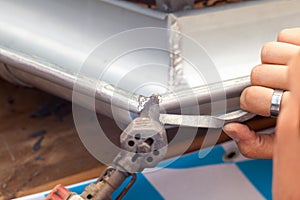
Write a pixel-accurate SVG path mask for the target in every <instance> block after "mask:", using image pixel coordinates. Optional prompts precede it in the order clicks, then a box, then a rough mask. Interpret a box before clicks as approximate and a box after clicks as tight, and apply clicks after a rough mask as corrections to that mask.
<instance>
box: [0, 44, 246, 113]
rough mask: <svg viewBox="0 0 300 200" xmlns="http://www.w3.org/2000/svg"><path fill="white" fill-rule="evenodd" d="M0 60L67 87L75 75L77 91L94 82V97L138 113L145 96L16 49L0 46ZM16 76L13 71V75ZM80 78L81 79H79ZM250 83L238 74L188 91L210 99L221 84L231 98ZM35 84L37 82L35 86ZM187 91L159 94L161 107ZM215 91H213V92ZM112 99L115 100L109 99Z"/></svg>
mask: <svg viewBox="0 0 300 200" xmlns="http://www.w3.org/2000/svg"><path fill="white" fill-rule="evenodd" d="M0 60H2V61H3V62H5V63H8V64H10V65H13V66H14V67H13V68H17V69H19V70H21V71H25V72H27V73H30V74H32V75H34V76H37V77H40V78H42V79H46V80H48V81H50V82H52V83H55V84H56V85H59V86H61V87H64V88H66V89H68V90H73V86H74V84H75V83H76V80H77V79H78V78H79V79H80V80H81V81H80V82H78V83H80V84H81V85H80V86H79V87H81V88H82V90H81V91H80V92H82V94H84V95H88V94H91V93H90V92H93V90H95V89H94V88H92V86H95V82H97V84H98V85H99V87H97V90H96V95H95V98H96V100H99V101H103V102H104V103H107V104H111V103H112V104H113V106H116V107H118V108H121V109H124V110H126V111H130V112H132V113H135V114H138V113H139V112H140V111H141V110H142V108H143V104H144V103H145V102H146V101H147V99H148V98H147V97H144V96H141V95H138V94H132V93H129V92H127V91H125V90H121V89H119V88H115V87H114V86H112V85H109V84H107V83H105V82H103V81H99V80H93V79H90V78H88V77H86V76H79V77H77V76H76V75H75V74H69V73H67V72H65V71H63V70H62V68H61V67H59V66H57V65H54V64H51V63H47V62H45V61H42V60H39V59H37V58H35V60H34V59H32V58H29V57H26V55H24V54H22V53H20V52H12V51H11V50H8V49H5V48H4V47H1V46H0ZM16 76H17V75H16ZM82 80H83V81H82ZM249 85H250V80H249V77H248V76H247V77H242V78H237V79H233V80H228V81H224V82H223V83H215V84H211V85H206V86H199V87H195V88H192V93H193V94H195V95H196V98H197V100H198V102H199V104H204V103H208V102H210V91H211V92H214V91H217V90H218V89H219V88H220V87H223V88H224V90H225V92H226V95H227V98H233V97H236V96H238V95H239V94H240V93H241V91H242V90H243V89H244V88H246V87H247V86H249ZM37 87H38V86H37ZM190 95H191V93H190V91H186V90H181V91H178V92H176V95H174V94H162V95H161V107H162V108H163V109H165V110H173V109H177V108H179V106H180V105H179V102H178V100H179V101H180V102H186V103H187V104H188V102H189V98H190ZM215 95H217V94H215ZM112 99H116V101H114V100H112Z"/></svg>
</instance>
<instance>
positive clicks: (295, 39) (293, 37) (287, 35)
mask: <svg viewBox="0 0 300 200" xmlns="http://www.w3.org/2000/svg"><path fill="white" fill-rule="evenodd" d="M299 35H300V28H291V29H284V30H282V31H281V32H280V33H279V34H278V38H277V41H278V42H285V43H289V44H294V45H298V46H300V38H299Z"/></svg>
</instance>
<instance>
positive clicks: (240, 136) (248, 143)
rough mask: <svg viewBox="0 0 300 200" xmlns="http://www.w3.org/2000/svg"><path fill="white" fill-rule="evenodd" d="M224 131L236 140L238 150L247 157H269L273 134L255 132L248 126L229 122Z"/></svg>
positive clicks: (270, 155)
mask: <svg viewBox="0 0 300 200" xmlns="http://www.w3.org/2000/svg"><path fill="white" fill-rule="evenodd" d="M223 130H224V132H225V133H226V134H227V135H228V136H229V137H231V138H232V139H234V140H235V141H236V142H237V145H238V147H239V150H240V152H241V153H242V154H243V155H244V156H245V157H248V158H264V159H270V158H272V155H273V140H274V135H273V134H256V133H255V132H254V131H252V130H250V129H249V128H248V126H246V125H243V124H239V123H230V124H227V125H225V126H224V128H223Z"/></svg>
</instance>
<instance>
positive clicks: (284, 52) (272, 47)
mask: <svg viewBox="0 0 300 200" xmlns="http://www.w3.org/2000/svg"><path fill="white" fill-rule="evenodd" d="M299 49H300V47H299V46H297V45H293V44H288V43H282V42H269V43H267V44H265V45H264V46H263V48H262V50H261V62H262V63H263V64H278V65H287V64H288V62H289V60H290V59H291V58H292V57H294V56H295V55H296V54H297V53H298V51H299Z"/></svg>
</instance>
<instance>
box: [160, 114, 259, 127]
mask: <svg viewBox="0 0 300 200" xmlns="http://www.w3.org/2000/svg"><path fill="white" fill-rule="evenodd" d="M255 116H256V115H255V114H253V113H248V112H245V111H242V110H237V111H232V112H229V113H226V114H223V115H220V116H211V115H172V114H161V115H160V117H159V119H160V121H161V123H163V124H167V125H173V126H188V127H199V128H222V127H223V126H224V124H226V123H230V122H245V121H248V120H250V119H252V118H253V117H255Z"/></svg>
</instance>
